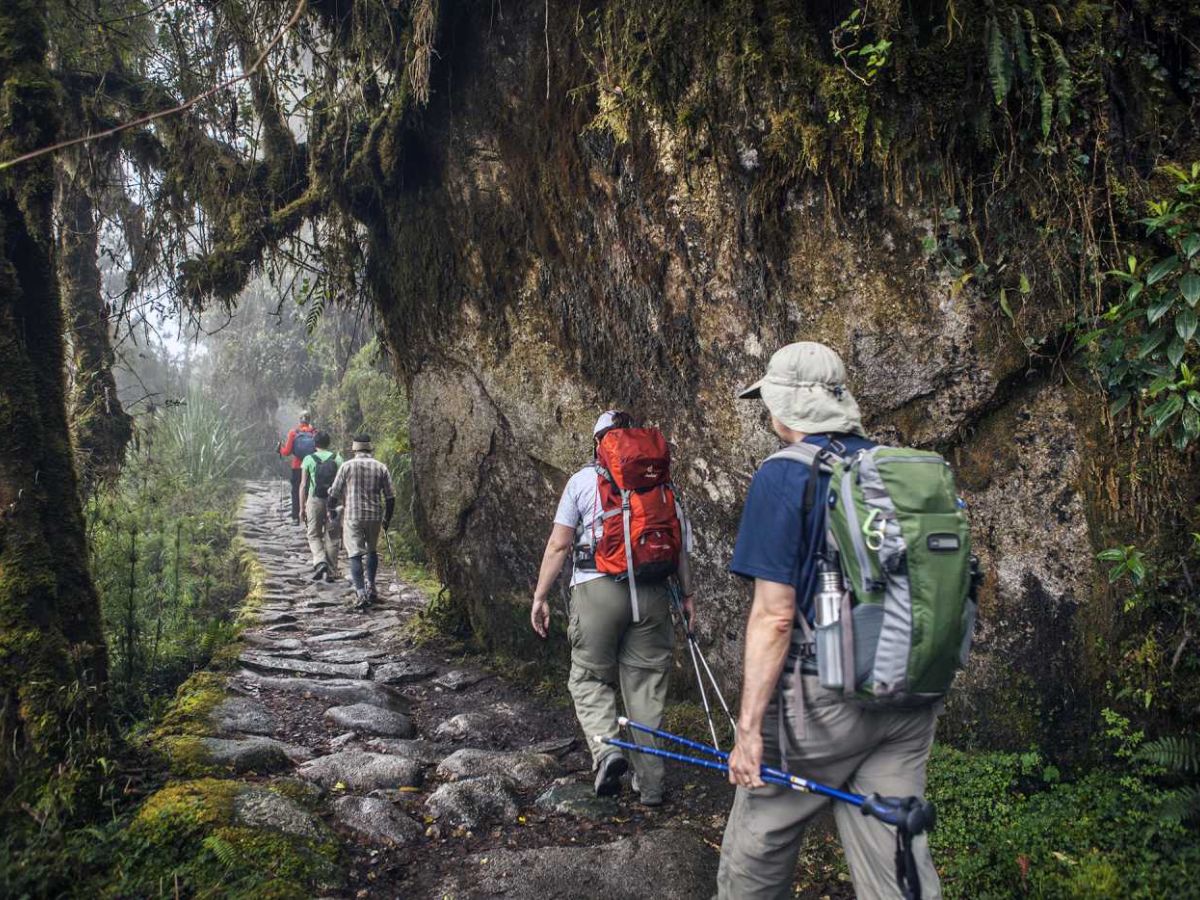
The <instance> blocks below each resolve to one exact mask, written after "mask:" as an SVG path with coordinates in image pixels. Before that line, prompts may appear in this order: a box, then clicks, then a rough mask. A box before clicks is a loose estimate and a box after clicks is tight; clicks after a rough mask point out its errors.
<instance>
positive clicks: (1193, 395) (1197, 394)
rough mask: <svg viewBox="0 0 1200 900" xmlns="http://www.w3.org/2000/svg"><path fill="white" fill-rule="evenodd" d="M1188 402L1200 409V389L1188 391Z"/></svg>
mask: <svg viewBox="0 0 1200 900" xmlns="http://www.w3.org/2000/svg"><path fill="white" fill-rule="evenodd" d="M1187 402H1188V403H1190V404H1191V405H1192V407H1193V408H1194V409H1196V410H1200V391H1188V395H1187Z"/></svg>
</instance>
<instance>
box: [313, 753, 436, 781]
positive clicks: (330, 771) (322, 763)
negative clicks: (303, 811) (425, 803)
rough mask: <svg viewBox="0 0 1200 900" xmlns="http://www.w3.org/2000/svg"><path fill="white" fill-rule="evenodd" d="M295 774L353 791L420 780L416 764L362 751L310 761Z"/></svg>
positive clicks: (402, 759)
mask: <svg viewBox="0 0 1200 900" xmlns="http://www.w3.org/2000/svg"><path fill="white" fill-rule="evenodd" d="M296 774H297V775H299V776H300V777H301V778H305V779H308V780H309V781H312V782H314V783H316V784H319V785H321V787H323V788H326V789H329V788H336V787H338V786H339V785H341V786H343V787H345V788H349V789H350V790H357V791H374V790H379V789H380V788H400V787H416V786H417V785H419V784H420V783H421V781H422V780H423V777H422V775H423V770H422V766H421V765H420V763H417V762H414V761H413V760H411V759H405V758H403V757H399V756H388V755H386V754H383V753H369V752H367V751H364V750H342V751H340V752H338V753H331V754H329V755H328V756H322V757H319V758H318V759H314V760H310V761H309V762H307V763H305V764H304V765H302V766H300V768H298V769H297V770H296Z"/></svg>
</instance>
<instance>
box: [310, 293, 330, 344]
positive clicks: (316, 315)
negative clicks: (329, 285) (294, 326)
mask: <svg viewBox="0 0 1200 900" xmlns="http://www.w3.org/2000/svg"><path fill="white" fill-rule="evenodd" d="M311 296H312V305H311V306H309V308H308V312H307V313H306V314H305V316H304V328H305V330H306V331H307V332H308V333H309V334H312V333H313V332H314V331H316V330H317V323H318V322H320V321H321V316H322V315H324V313H325V301H326V299H327V298H328V297H329V295H328V294H327V293H325V292H324V291H322V292H321V293H320V294H319V295H318V294H316V292H315V291H314V292H313V295H311Z"/></svg>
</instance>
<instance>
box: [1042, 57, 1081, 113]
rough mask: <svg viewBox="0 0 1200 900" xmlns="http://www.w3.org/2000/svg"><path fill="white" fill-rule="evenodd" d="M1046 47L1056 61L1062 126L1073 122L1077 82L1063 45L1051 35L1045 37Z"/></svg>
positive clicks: (1057, 89)
mask: <svg viewBox="0 0 1200 900" xmlns="http://www.w3.org/2000/svg"><path fill="white" fill-rule="evenodd" d="M1045 38H1046V46H1048V47H1049V48H1050V57H1051V59H1053V60H1054V76H1055V78H1054V98H1055V100H1056V101H1057V102H1058V121H1059V123H1060V124H1062V125H1068V124H1070V122H1071V101H1072V100H1073V99H1074V98H1075V80H1074V79H1073V78H1072V77H1071V64H1070V62H1068V61H1067V54H1066V53H1064V52H1063V48H1062V45H1061V44H1059V42H1058V41H1056V40H1055V39H1054V38H1052V37H1051V36H1050V35H1045Z"/></svg>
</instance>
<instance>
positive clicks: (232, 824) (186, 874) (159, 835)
mask: <svg viewBox="0 0 1200 900" xmlns="http://www.w3.org/2000/svg"><path fill="white" fill-rule="evenodd" d="M243 789H244V785H243V784H242V783H240V782H238V781H226V780H220V779H214V778H202V779H196V780H191V781H181V782H175V783H172V784H169V785H168V786H167V787H165V788H163V789H162V790H160V791H159V792H158V793H156V794H154V795H153V796H152V797H151V798H150V799H149V800H147V801H146V803H145V804H144V805H143V806H142V808H141V809H140V810H139V812H138V814H137V815H136V817H135V818H134V820H133V822H132V823H131V824H130V827H129V829H128V830H127V832H126V833H125V835H124V837H123V845H124V850H125V854H124V858H125V863H124V865H123V866H122V867H121V869H120V871H119V873H118V874H117V876H116V879H115V880H114V883H113V884H112V885H111V886H110V890H109V891H107V892H106V893H108V894H109V895H110V896H130V895H134V896H151V895H159V894H175V895H176V896H178V895H180V894H184V895H189V896H197V897H218V896H220V897H255V898H259V897H274V898H290V897H311V896H313V895H314V894H317V893H320V892H321V891H322V890H327V889H329V888H331V887H332V886H334V884H335V883H336V881H337V869H336V866H335V862H336V859H337V844H336V843H335V842H334V840H333V838H332V835H327V834H326V835H323V836H322V837H319V838H305V837H299V836H296V835H292V834H285V833H283V832H280V831H275V830H273V829H268V828H248V827H246V826H244V825H240V824H238V823H237V821H236V818H235V815H234V800H235V798H236V797H237V795H238V793H239V792H240V791H241V790H243Z"/></svg>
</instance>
